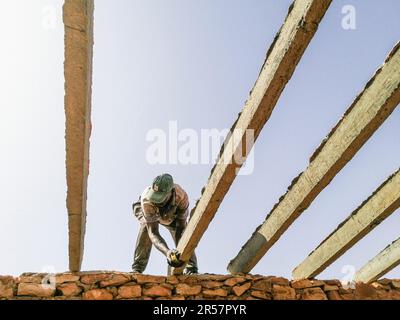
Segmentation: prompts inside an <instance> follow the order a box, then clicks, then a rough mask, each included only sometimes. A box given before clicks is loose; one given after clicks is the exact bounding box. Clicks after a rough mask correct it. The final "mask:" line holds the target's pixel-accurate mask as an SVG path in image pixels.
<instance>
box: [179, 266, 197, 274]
mask: <svg viewBox="0 0 400 320" xmlns="http://www.w3.org/2000/svg"><path fill="white" fill-rule="evenodd" d="M198 273H199V270H197V268H196V267H186V268H185V269H184V270H183V274H184V275H193V274H198Z"/></svg>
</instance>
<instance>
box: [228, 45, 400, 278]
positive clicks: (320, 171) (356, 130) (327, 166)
mask: <svg viewBox="0 0 400 320" xmlns="http://www.w3.org/2000/svg"><path fill="white" fill-rule="evenodd" d="M399 48H400V44H399V43H398V44H397V45H396V46H395V48H394V49H393V50H392V51H391V53H390V54H389V56H388V58H387V59H386V61H385V63H384V64H383V66H382V67H381V68H380V69H379V70H378V71H377V72H376V73H375V75H374V76H373V77H372V79H371V80H370V81H369V82H368V83H367V85H366V86H365V88H364V90H363V91H362V92H361V93H360V95H359V96H358V97H357V98H356V99H355V101H354V102H353V104H352V105H351V106H350V108H349V109H348V110H347V112H346V113H345V115H344V116H343V118H342V119H341V120H340V121H339V123H338V124H337V125H336V126H335V127H334V128H333V130H332V131H331V133H330V134H329V135H328V136H327V138H326V139H325V140H324V141H323V142H322V144H321V146H320V147H319V148H318V149H317V151H316V152H315V153H314V154H313V155H312V157H311V159H310V164H309V166H308V167H307V169H306V170H305V171H304V172H302V173H301V174H300V175H299V176H298V177H297V178H296V179H295V180H293V182H292V184H291V186H290V187H289V189H288V191H287V193H286V194H285V195H284V196H283V197H281V199H280V200H279V202H278V203H277V204H276V205H275V206H274V208H273V209H272V211H271V212H270V213H269V215H268V216H267V218H266V220H265V221H264V223H263V224H262V225H261V226H259V227H258V228H257V229H256V231H255V232H254V233H253V235H252V236H251V238H250V239H249V240H248V241H247V243H246V244H245V245H244V246H243V247H242V249H241V250H240V252H239V253H238V255H237V256H236V257H235V258H234V259H233V260H232V261H231V262H230V263H229V265H228V270H229V271H230V272H231V273H240V272H249V271H250V270H251V269H252V268H253V267H254V266H255V265H256V264H257V263H258V261H260V259H261V258H262V257H263V256H264V254H265V253H266V252H267V251H268V250H269V249H270V248H271V247H272V245H273V244H274V243H275V242H276V241H278V239H279V238H280V236H281V235H282V234H283V233H284V232H285V231H286V230H287V228H288V227H289V226H290V225H291V224H292V223H293V222H294V221H295V220H296V219H297V218H298V216H299V215H300V214H301V213H302V212H303V211H304V210H305V209H307V208H308V207H309V205H310V204H311V203H312V201H313V200H314V199H315V198H316V197H317V195H318V194H319V193H320V192H321V191H322V190H323V189H324V188H325V187H326V186H327V185H328V184H329V183H330V181H331V180H332V179H333V178H334V177H335V176H336V174H337V173H338V172H339V171H340V170H341V169H342V168H343V167H344V166H345V165H346V163H347V162H349V161H350V160H351V159H352V158H353V156H354V155H355V154H356V153H357V151H358V150H359V149H360V148H361V147H362V146H363V144H364V143H365V142H366V141H367V140H368V139H369V138H370V136H371V135H372V134H373V133H374V132H375V131H376V130H377V129H378V128H379V126H380V125H381V124H382V123H383V122H384V121H385V120H386V118H387V117H388V116H389V115H390V114H391V113H392V111H393V110H394V109H395V107H396V105H397V104H398V103H399V102H400V50H399Z"/></svg>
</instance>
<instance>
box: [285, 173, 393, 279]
mask: <svg viewBox="0 0 400 320" xmlns="http://www.w3.org/2000/svg"><path fill="white" fill-rule="evenodd" d="M399 207H400V171H397V172H396V173H395V174H393V175H392V176H391V177H389V179H387V180H386V181H385V182H384V183H383V184H382V185H381V186H380V187H379V188H378V189H377V190H376V191H375V192H374V193H373V194H372V195H371V196H370V197H369V198H368V199H367V200H366V201H364V202H363V204H362V205H361V206H360V207H358V208H357V209H356V210H355V211H354V212H353V213H352V214H351V215H350V216H349V217H348V218H347V219H346V220H345V221H343V222H342V223H341V224H340V225H339V226H338V228H337V229H336V230H335V231H334V232H332V233H331V234H330V235H329V236H328V237H327V238H326V239H325V240H324V241H323V242H322V243H321V244H320V245H319V246H318V248H317V249H315V250H314V251H313V252H312V253H311V254H310V255H309V256H308V257H307V258H306V259H305V260H304V261H303V262H302V263H301V264H300V265H299V266H297V267H296V268H295V269H294V270H293V279H296V280H297V279H305V278H313V277H315V276H317V275H318V274H319V273H321V272H322V271H323V270H325V269H326V268H327V267H328V266H329V265H330V264H332V263H333V262H334V261H335V260H337V259H338V258H339V257H340V256H341V255H343V254H344V253H345V252H346V251H347V250H349V249H350V248H351V247H352V246H353V245H354V244H356V243H357V242H358V241H360V239H362V238H363V237H364V236H366V235H367V234H368V233H369V232H371V231H372V230H373V229H374V228H375V227H376V226H377V225H378V224H380V223H381V222H382V221H383V220H385V219H386V218H387V217H388V216H389V215H391V214H392V213H393V212H394V211H395V210H396V209H398V208H399Z"/></svg>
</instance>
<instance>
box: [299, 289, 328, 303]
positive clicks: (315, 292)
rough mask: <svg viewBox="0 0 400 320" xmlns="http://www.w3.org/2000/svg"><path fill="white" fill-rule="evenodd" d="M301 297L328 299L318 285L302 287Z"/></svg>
mask: <svg viewBox="0 0 400 320" xmlns="http://www.w3.org/2000/svg"><path fill="white" fill-rule="evenodd" d="M301 297H302V299H303V300H328V298H327V297H326V295H325V293H324V292H323V291H322V289H321V288H319V287H315V288H307V289H304V291H303V294H302V296H301Z"/></svg>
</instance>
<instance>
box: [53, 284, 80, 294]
mask: <svg viewBox="0 0 400 320" xmlns="http://www.w3.org/2000/svg"><path fill="white" fill-rule="evenodd" d="M57 289H58V290H60V291H61V292H62V295H63V296H66V297H75V296H78V295H80V294H81V292H82V289H81V288H80V287H79V286H78V285H77V284H76V283H74V282H67V283H63V284H61V285H59V286H58V287H57Z"/></svg>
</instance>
